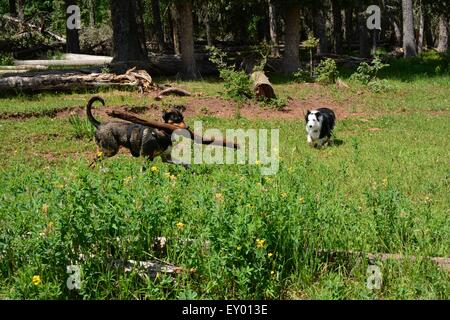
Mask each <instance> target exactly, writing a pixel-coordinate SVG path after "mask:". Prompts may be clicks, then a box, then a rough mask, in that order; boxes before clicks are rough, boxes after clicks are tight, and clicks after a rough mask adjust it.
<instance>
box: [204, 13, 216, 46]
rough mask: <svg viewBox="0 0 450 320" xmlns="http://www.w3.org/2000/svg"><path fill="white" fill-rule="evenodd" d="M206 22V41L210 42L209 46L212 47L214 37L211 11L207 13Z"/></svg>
mask: <svg viewBox="0 0 450 320" xmlns="http://www.w3.org/2000/svg"><path fill="white" fill-rule="evenodd" d="M204 22H205V29H206V42H207V43H208V46H210V47H212V46H213V45H214V39H213V35H212V31H211V22H210V20H209V12H207V13H206V14H205V18H204Z"/></svg>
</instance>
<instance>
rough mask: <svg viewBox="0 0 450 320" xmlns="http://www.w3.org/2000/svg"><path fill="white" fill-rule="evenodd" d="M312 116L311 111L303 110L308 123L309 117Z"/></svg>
mask: <svg viewBox="0 0 450 320" xmlns="http://www.w3.org/2000/svg"><path fill="white" fill-rule="evenodd" d="M310 114H311V111H310V110H306V111H305V110H303V115H304V116H305V121H308V116H309V115H310Z"/></svg>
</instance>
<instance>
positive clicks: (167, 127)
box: [106, 110, 240, 149]
mask: <svg viewBox="0 0 450 320" xmlns="http://www.w3.org/2000/svg"><path fill="white" fill-rule="evenodd" d="M106 114H107V115H108V116H110V117H112V118H117V119H122V120H125V121H128V122H132V123H137V124H141V125H143V126H147V127H152V128H156V129H160V130H163V131H165V132H167V133H168V134H172V133H173V132H175V131H177V130H180V128H179V127H177V126H174V125H171V124H167V123H161V122H158V121H152V120H144V119H140V118H138V117H135V116H134V115H132V114H129V113H126V112H122V111H116V110H113V111H108V112H106ZM184 130H186V132H187V133H188V134H189V138H190V139H191V140H193V141H194V142H195V143H198V144H203V145H215V146H220V147H226V148H233V149H239V148H240V147H239V145H238V144H237V143H235V142H234V141H233V142H228V141H226V140H211V139H208V138H205V137H202V136H199V135H197V134H195V133H194V132H192V131H191V130H190V129H184Z"/></svg>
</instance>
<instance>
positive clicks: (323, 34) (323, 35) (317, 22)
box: [313, 4, 328, 56]
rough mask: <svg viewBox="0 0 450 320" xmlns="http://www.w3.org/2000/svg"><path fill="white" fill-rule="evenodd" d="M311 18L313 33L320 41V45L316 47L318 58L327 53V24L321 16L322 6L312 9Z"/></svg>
mask: <svg viewBox="0 0 450 320" xmlns="http://www.w3.org/2000/svg"><path fill="white" fill-rule="evenodd" d="M313 16H314V29H315V33H316V35H317V37H318V38H319V40H320V44H319V46H318V47H317V55H319V56H320V55H324V54H327V53H328V37H327V26H326V24H327V23H326V19H325V17H324V15H323V7H322V5H320V4H319V5H318V6H316V5H315V6H314V7H313Z"/></svg>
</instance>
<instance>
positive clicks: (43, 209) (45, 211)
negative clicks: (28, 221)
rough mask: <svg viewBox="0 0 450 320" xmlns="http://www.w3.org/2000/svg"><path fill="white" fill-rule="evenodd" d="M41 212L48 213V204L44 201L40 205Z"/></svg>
mask: <svg viewBox="0 0 450 320" xmlns="http://www.w3.org/2000/svg"><path fill="white" fill-rule="evenodd" d="M42 213H43V214H45V215H46V214H47V213H48V204H46V203H44V204H43V205H42Z"/></svg>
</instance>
